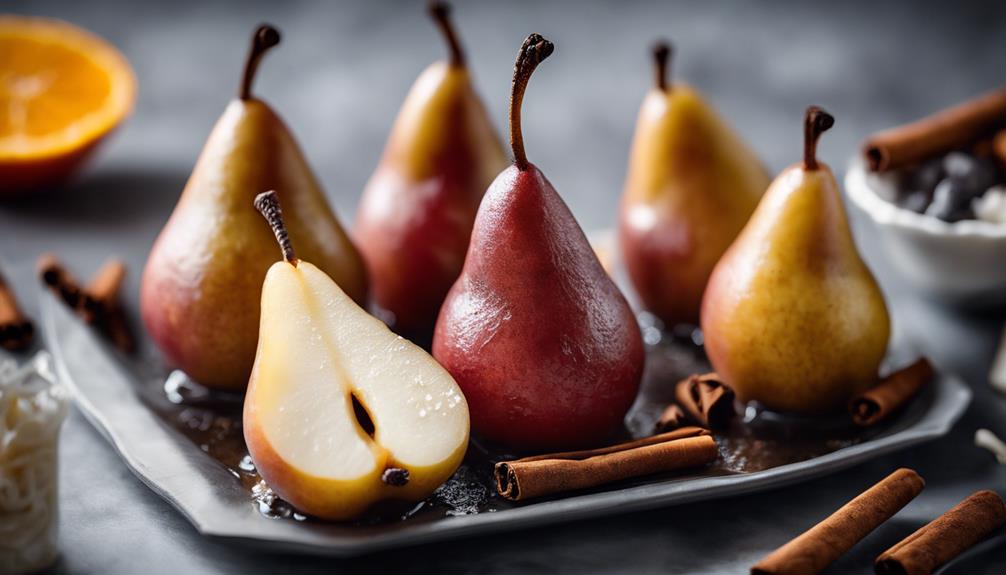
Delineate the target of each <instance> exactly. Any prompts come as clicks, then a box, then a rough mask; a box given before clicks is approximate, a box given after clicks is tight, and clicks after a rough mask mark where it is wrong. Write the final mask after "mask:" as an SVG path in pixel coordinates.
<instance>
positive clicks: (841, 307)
mask: <svg viewBox="0 0 1006 575" xmlns="http://www.w3.org/2000/svg"><path fill="white" fill-rule="evenodd" d="M702 329H703V333H704V335H705V346H706V352H707V354H708V355H709V358H710V361H711V363H712V365H713V368H714V369H715V370H716V371H717V373H719V374H720V377H722V378H723V379H724V381H725V382H726V383H727V384H729V385H730V386H731V387H733V388H734V390H735V391H736V392H737V396H738V398H739V399H741V400H742V401H750V400H757V401H759V402H761V403H762V404H764V405H766V406H768V407H770V408H772V409H776V410H781V411H790V412H800V413H820V412H827V411H837V410H841V409H843V408H844V407H845V404H846V402H847V401H848V400H849V399H850V398H851V397H852V396H853V395H854V394H856V393H858V392H861V391H863V390H865V389H866V388H868V387H869V386H871V385H872V384H874V383H875V382H876V379H877V372H878V368H879V365H880V362H881V360H882V359H883V357H884V355H885V353H886V351H887V343H888V338H889V336H890V317H889V315H888V312H887V306H886V304H885V302H884V297H883V294H882V293H881V291H880V288H879V286H878V285H877V282H876V280H875V279H874V277H873V275H872V274H871V272H870V270H869V268H868V267H867V266H866V264H865V263H864V262H863V260H862V259H861V258H860V256H859V252H858V250H857V248H856V245H855V243H854V241H853V238H852V234H851V231H850V229H849V224H848V221H847V219H846V215H845V210H844V208H843V206H842V200H841V198H840V195H839V191H838V185H837V183H836V182H835V178H834V176H833V175H832V173H831V170H830V169H829V168H828V167H827V166H826V165H824V164H820V165H819V168H818V169H816V170H807V169H805V168H804V166H803V165H802V164H798V165H795V166H792V167H790V168H788V169H787V170H786V171H784V172H783V173H782V174H781V175H780V176H779V177H778V178H776V180H775V182H773V183H772V185H771V186H770V187H769V190H768V191H767V192H766V194H765V197H764V199H763V200H762V202H761V203H760V204H759V206H758V209H757V210H756V211H755V213H754V215H752V216H751V220H750V221H749V222H748V224H747V226H746V227H745V228H744V230H743V231H742V232H741V234H740V236H739V237H738V238H737V241H735V242H734V244H733V245H732V246H731V247H730V249H729V250H728V251H727V253H726V254H724V256H723V259H721V260H720V263H719V264H718V265H717V267H716V269H715V270H714V272H713V275H712V277H711V278H710V280H709V286H708V288H707V290H706V295H705V298H704V300H703V307H702Z"/></svg>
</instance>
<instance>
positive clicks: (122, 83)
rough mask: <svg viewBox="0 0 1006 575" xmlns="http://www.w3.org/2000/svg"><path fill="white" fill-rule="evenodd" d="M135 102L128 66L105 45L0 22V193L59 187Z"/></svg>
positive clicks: (41, 21) (30, 24) (60, 26)
mask: <svg viewBox="0 0 1006 575" xmlns="http://www.w3.org/2000/svg"><path fill="white" fill-rule="evenodd" d="M135 99H136V79H135V77H134V76H133V70H132V68H130V66H129V62H127V61H126V59H125V57H123V55H122V54H120V53H119V51H118V50H116V49H115V47H113V46H112V45H111V44H109V43H108V42H106V41H105V40H103V39H101V38H99V37H97V36H95V35H93V34H91V33H90V32H87V31H86V30H82V29H81V28H78V27H76V26H73V25H72V24H68V23H66V22H61V21H59V20H51V19H47V18H30V17H22V16H0V192H12V191H23V190H27V189H33V188H43V187H48V186H51V185H54V184H56V183H58V182H60V181H62V180H64V179H65V178H66V177H68V176H69V175H71V174H72V173H73V172H74V171H75V170H76V169H77V168H79V167H80V166H81V164H83V162H84V161H85V160H86V159H87V158H88V156H89V155H90V154H91V152H93V151H94V149H95V148H96V147H97V145H98V143H99V142H100V141H101V140H102V139H103V138H104V137H105V136H106V135H108V133H109V132H111V131H112V129H113V128H115V127H116V126H117V125H118V124H119V123H120V122H122V120H123V119H125V117H126V116H127V115H129V113H130V112H131V111H132V108H133V101H134V100H135Z"/></svg>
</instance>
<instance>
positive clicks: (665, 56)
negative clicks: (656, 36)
mask: <svg viewBox="0 0 1006 575" xmlns="http://www.w3.org/2000/svg"><path fill="white" fill-rule="evenodd" d="M671 50H672V48H671V44H670V43H669V42H667V41H666V40H660V41H659V42H657V43H656V44H654V45H653V78H654V84H655V85H656V86H657V89H658V90H660V91H661V92H666V91H667V89H668V88H669V87H670V86H669V85H668V84H667V78H668V77H670V69H669V66H668V64H669V63H670V60H671Z"/></svg>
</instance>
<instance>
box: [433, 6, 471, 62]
mask: <svg viewBox="0 0 1006 575" xmlns="http://www.w3.org/2000/svg"><path fill="white" fill-rule="evenodd" d="M429 11H430V17H431V18H433V20H434V21H435V22H436V23H437V27H438V28H440V32H441V33H443V35H444V39H445V40H447V49H448V50H449V51H450V60H449V61H450V64H451V66H455V67H461V66H464V65H465V51H464V50H463V49H462V48H461V42H460V41H459V40H458V33H457V31H456V30H455V29H454V23H453V22H452V21H451V5H450V4H448V3H447V2H440V1H438V0H433V1H432V2H430V6H429Z"/></svg>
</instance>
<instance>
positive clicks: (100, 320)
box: [81, 259, 136, 353]
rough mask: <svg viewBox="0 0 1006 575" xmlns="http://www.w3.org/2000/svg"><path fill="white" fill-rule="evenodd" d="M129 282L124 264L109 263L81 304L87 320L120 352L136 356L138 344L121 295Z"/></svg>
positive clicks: (90, 286)
mask: <svg viewBox="0 0 1006 575" xmlns="http://www.w3.org/2000/svg"><path fill="white" fill-rule="evenodd" d="M125 278H126V264H125V263H123V262H122V260H118V259H114V260H110V261H108V262H106V263H105V264H104V265H102V266H101V268H100V269H99V270H98V272H97V273H96V274H95V275H94V279H92V280H91V283H89V284H88V285H87V289H85V290H84V295H83V298H82V302H81V304H82V311H83V315H84V319H85V320H87V321H88V322H89V323H93V324H95V325H97V326H98V327H99V328H100V329H101V330H102V332H104V333H105V335H106V336H107V337H108V339H109V340H111V342H112V345H114V346H115V347H117V348H118V349H119V350H121V351H123V352H125V353H132V352H133V350H134V349H135V348H136V342H135V340H134V339H133V333H132V331H131V330H130V329H129V322H127V321H126V316H125V313H124V311H123V309H122V306H120V305H119V291H120V288H121V287H122V282H123V280H125Z"/></svg>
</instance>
